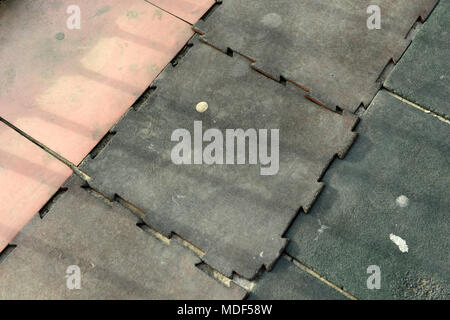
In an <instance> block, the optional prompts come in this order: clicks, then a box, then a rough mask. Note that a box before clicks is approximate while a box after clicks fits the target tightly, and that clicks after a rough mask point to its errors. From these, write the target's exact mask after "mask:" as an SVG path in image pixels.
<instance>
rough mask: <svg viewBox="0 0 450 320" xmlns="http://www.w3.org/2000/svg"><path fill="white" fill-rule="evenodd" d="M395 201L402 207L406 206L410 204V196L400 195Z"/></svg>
mask: <svg viewBox="0 0 450 320" xmlns="http://www.w3.org/2000/svg"><path fill="white" fill-rule="evenodd" d="M395 202H396V203H397V205H398V206H399V207H400V208H406V207H407V206H408V205H409V199H408V197H407V196H405V195H401V196H399V197H398V198H397V199H396V200H395Z"/></svg>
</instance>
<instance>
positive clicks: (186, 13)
mask: <svg viewBox="0 0 450 320" xmlns="http://www.w3.org/2000/svg"><path fill="white" fill-rule="evenodd" d="M146 1H148V2H150V3H152V4H154V5H155V6H158V7H159V8H161V9H163V10H165V11H167V12H170V13H171V14H173V15H175V16H177V17H179V18H180V19H183V20H185V21H187V22H189V23H191V24H194V23H196V22H197V21H198V20H199V19H200V18H201V17H202V16H203V15H204V14H205V13H206V12H207V11H208V10H209V8H211V7H212V6H213V4H214V3H215V2H216V1H215V0H146Z"/></svg>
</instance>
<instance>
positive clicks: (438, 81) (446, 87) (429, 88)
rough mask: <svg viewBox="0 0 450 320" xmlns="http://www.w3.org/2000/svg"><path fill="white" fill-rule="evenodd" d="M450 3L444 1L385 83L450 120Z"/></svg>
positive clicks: (396, 91)
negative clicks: (449, 95)
mask: <svg viewBox="0 0 450 320" xmlns="http://www.w3.org/2000/svg"><path fill="white" fill-rule="evenodd" d="M449 30H450V2H449V1H441V2H440V4H439V5H438V6H437V7H436V9H435V10H434V12H433V14H432V15H431V16H430V18H429V19H428V20H427V21H426V23H425V24H424V26H423V28H422V29H421V31H420V32H419V34H418V35H417V37H416V38H415V39H414V41H413V43H412V45H411V46H410V47H409V48H408V50H407V51H406V53H405V55H404V56H403V57H402V58H401V59H400V62H399V63H398V64H397V66H396V67H395V69H394V70H393V72H392V73H391V74H390V76H389V78H388V79H387V81H386V82H385V84H384V85H385V87H387V88H389V89H390V90H392V91H394V92H395V93H397V94H399V95H401V96H403V97H405V98H407V99H408V100H410V101H413V102H415V103H417V104H419V105H420V106H422V107H424V108H427V109H429V110H432V111H434V112H436V113H438V114H440V115H442V116H445V117H447V118H448V117H449V116H450V101H449V98H448V93H449V92H450V55H449V43H450V32H449Z"/></svg>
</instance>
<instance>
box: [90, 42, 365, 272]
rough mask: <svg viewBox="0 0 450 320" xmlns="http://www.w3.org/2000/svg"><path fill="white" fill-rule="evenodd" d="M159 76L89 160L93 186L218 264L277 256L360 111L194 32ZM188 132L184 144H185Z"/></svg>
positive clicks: (227, 268) (244, 268)
mask: <svg viewBox="0 0 450 320" xmlns="http://www.w3.org/2000/svg"><path fill="white" fill-rule="evenodd" d="M155 85H156V86H157V89H156V91H155V92H154V94H153V96H152V97H151V98H150V99H149V100H148V101H147V102H145V103H144V104H143V105H142V106H141V107H140V109H139V111H133V110H131V111H130V112H129V113H128V114H127V115H126V117H124V119H123V120H122V121H120V122H119V123H118V125H117V126H116V127H115V128H114V131H116V132H117V133H116V134H115V136H114V137H113V138H112V140H111V142H110V144H109V145H107V147H106V148H105V149H104V150H103V151H102V152H101V153H100V154H99V155H98V156H97V157H96V158H95V159H94V160H88V161H87V162H86V163H85V164H84V165H83V166H82V168H83V170H84V171H86V172H87V174H89V175H90V176H91V177H92V181H91V182H90V183H91V186H93V187H94V188H95V189H97V190H100V191H101V192H102V193H104V194H106V195H107V196H108V197H113V196H114V195H115V194H117V195H119V196H120V197H122V198H124V199H125V200H127V201H129V202H131V203H132V204H134V205H135V206H137V207H138V208H140V209H142V210H144V211H145V212H146V213H147V216H146V218H145V221H146V222H147V223H148V224H150V225H151V226H153V227H154V228H156V229H157V230H160V231H161V232H163V233H164V234H166V235H167V236H169V235H170V233H171V232H175V233H177V234H179V235H180V236H182V237H183V238H185V239H187V240H188V241H190V242H192V243H193V244H194V245H196V246H198V247H199V248H201V249H202V250H204V251H205V252H206V254H205V256H204V257H203V259H204V260H205V261H206V262H207V263H208V264H210V265H211V266H213V267H214V268H216V269H218V270H220V271H221V272H222V273H224V274H226V275H228V276H229V275H231V273H232V272H233V271H236V272H238V273H239V274H241V275H243V276H244V277H246V278H253V277H254V276H255V274H256V273H257V271H258V270H259V269H260V268H261V266H262V265H265V266H267V267H268V268H270V267H271V266H272V264H273V263H274V261H275V260H276V259H277V257H278V256H279V254H280V252H281V251H282V249H283V248H284V246H285V244H286V239H284V238H283V237H282V235H283V233H284V231H285V230H286V228H287V227H288V225H289V224H290V222H291V221H292V220H293V219H294V218H295V216H296V214H297V212H298V210H299V209H300V208H303V210H305V211H307V210H308V209H309V208H310V207H311V205H312V203H313V202H314V199H315V198H316V196H317V195H318V194H319V192H320V190H321V188H322V184H321V183H320V182H318V180H319V178H320V177H321V175H322V173H323V172H324V171H325V170H326V168H327V166H328V164H329V163H330V162H331V161H332V160H333V158H334V156H335V155H336V154H337V155H339V156H341V157H342V156H344V154H345V152H346V151H347V149H348V148H349V147H350V145H351V144H352V142H353V140H354V139H355V137H356V134H355V133H354V132H352V128H353V127H354V125H355V123H356V121H357V118H356V117H355V116H353V115H350V114H347V113H345V112H344V114H343V115H340V114H337V113H335V112H332V111H330V110H327V109H325V108H322V107H320V106H319V105H316V104H315V103H313V102H311V101H310V100H308V99H306V98H305V97H304V95H303V93H304V92H303V91H302V90H301V89H299V88H297V87H295V86H293V85H288V86H287V87H285V86H283V85H281V84H279V83H276V82H275V81H273V80H270V79H268V78H267V77H265V76H263V75H261V74H260V73H258V72H256V71H254V70H253V69H252V68H251V67H250V65H249V63H248V60H247V59H245V58H242V57H237V56H236V57H234V58H232V57H229V56H227V55H225V54H223V53H222V52H220V51H218V50H215V49H213V48H211V47H210V46H208V45H206V44H204V43H202V42H200V41H199V40H197V39H195V40H194V41H193V47H192V48H191V49H190V50H189V51H188V52H187V54H186V56H185V57H184V58H183V59H181V60H180V61H179V64H178V65H177V66H176V67H172V66H168V67H167V69H166V70H165V71H164V72H163V73H162V74H161V75H160V77H159V78H158V79H157V82H156V83H155ZM209 129H213V130H209ZM237 129H241V130H242V131H241V135H240V138H241V139H243V140H240V139H239V138H238V139H237V140H240V141H241V142H242V144H241V146H243V147H244V149H240V147H239V146H238V147H236V148H238V149H240V150H239V151H237V152H236V153H237V155H236V153H235V143H236V141H237V140H235V137H233V136H231V137H228V134H229V133H230V131H231V134H237V135H239V133H237V132H236V131H235V130H237ZM207 130H208V131H207ZM227 130H228V131H227ZM247 130H248V131H247ZM277 130H278V131H277ZM238 131H239V130H238ZM245 134H247V135H248V136H247V139H246V138H245V137H244V135H245ZM182 136H185V139H183V142H178V141H181V137H182ZM191 138H192V139H193V140H194V143H193V144H191V142H192V141H191ZM208 141H209V142H208ZM181 143H183V145H184V146H185V147H186V148H187V149H185V150H184V152H178V151H177V150H178V149H177V148H178V147H177V146H180V144H181ZM186 143H187V145H186ZM237 143H238V144H239V142H237ZM228 144H229V146H231V148H229V147H227V145H228ZM213 146H214V147H213ZM264 148H267V149H264ZM212 150H215V151H214V152H213V151H212ZM250 150H251V151H250ZM174 154H175V159H174ZM179 154H183V157H182V158H183V159H181V160H180V159H179V158H178V156H179ZM267 156H269V158H267ZM229 157H231V161H229V160H230V158H229ZM251 159H252V160H251ZM179 161H184V162H185V163H189V164H181V165H180V164H177V163H179ZM214 161H216V162H214ZM238 161H239V162H240V163H241V164H236V163H238ZM261 161H262V162H261ZM222 162H223V163H225V164H219V163H222ZM194 163H196V164H194ZM208 163H214V164H211V165H209V164H208ZM226 163H234V165H233V164H226Z"/></svg>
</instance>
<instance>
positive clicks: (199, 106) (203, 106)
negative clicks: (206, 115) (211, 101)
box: [195, 101, 208, 113]
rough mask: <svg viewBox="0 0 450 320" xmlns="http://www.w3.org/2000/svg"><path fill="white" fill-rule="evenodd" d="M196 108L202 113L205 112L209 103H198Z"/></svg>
mask: <svg viewBox="0 0 450 320" xmlns="http://www.w3.org/2000/svg"><path fill="white" fill-rule="evenodd" d="M195 110H197V112H200V113H203V112H205V111H206V110H208V103H206V102H204V101H202V102H199V103H197V105H196V106H195Z"/></svg>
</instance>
